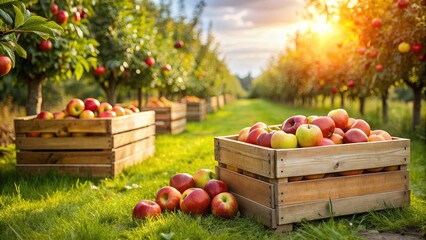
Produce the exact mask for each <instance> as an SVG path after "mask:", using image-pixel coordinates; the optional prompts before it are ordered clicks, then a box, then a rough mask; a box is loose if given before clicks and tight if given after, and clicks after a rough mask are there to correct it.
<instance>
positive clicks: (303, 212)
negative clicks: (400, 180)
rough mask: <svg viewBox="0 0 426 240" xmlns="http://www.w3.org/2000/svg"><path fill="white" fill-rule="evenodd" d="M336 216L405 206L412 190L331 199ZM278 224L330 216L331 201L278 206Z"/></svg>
mask: <svg viewBox="0 0 426 240" xmlns="http://www.w3.org/2000/svg"><path fill="white" fill-rule="evenodd" d="M331 201H332V205H333V213H334V216H344V215H349V214H355V213H362V212H368V211H373V210H382V209H386V208H390V207H403V206H406V205H408V204H409V202H410V191H408V190H402V191H395V192H385V193H377V194H371V195H367V196H358V197H349V198H340V199H331ZM278 215H279V219H278V221H279V222H278V224H287V223H294V222H300V221H301V220H302V219H306V220H315V219H322V218H328V217H330V213H329V201H328V200H323V201H318V202H311V203H301V204H295V205H288V206H280V207H279V208H278Z"/></svg>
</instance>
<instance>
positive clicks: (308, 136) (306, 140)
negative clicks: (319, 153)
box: [296, 124, 323, 147]
mask: <svg viewBox="0 0 426 240" xmlns="http://www.w3.org/2000/svg"><path fill="white" fill-rule="evenodd" d="M296 137H297V142H298V143H299V146H300V147H314V146H319V145H320V144H321V141H322V139H323V136H322V131H321V129H320V128H319V127H318V126H316V125H313V124H302V125H300V126H299V127H298V128H297V131H296Z"/></svg>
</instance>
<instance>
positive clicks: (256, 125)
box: [249, 122, 268, 132]
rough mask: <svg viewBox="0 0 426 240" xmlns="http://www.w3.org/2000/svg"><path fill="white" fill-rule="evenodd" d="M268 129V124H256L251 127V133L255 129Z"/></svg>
mask: <svg viewBox="0 0 426 240" xmlns="http://www.w3.org/2000/svg"><path fill="white" fill-rule="evenodd" d="M267 127H268V125H266V123H264V122H257V123H255V124H253V125H252V126H251V128H250V131H249V132H251V131H253V130H254V129H257V128H267Z"/></svg>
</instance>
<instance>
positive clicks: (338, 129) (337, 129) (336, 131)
mask: <svg viewBox="0 0 426 240" xmlns="http://www.w3.org/2000/svg"><path fill="white" fill-rule="evenodd" d="M334 133H336V134H339V135H340V136H342V137H343V135H345V132H344V131H343V130H342V129H341V128H338V127H336V128H334Z"/></svg>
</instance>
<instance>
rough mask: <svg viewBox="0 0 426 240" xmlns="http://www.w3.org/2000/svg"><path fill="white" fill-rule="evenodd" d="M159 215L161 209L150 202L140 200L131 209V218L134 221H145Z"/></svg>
mask: <svg viewBox="0 0 426 240" xmlns="http://www.w3.org/2000/svg"><path fill="white" fill-rule="evenodd" d="M160 214H161V207H160V206H159V205H158V204H157V203H156V202H153V201H151V200H141V201H140V202H138V203H137V204H136V206H135V208H134V209H133V214H132V218H133V220H135V219H146V218H150V217H156V216H158V215H160Z"/></svg>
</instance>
